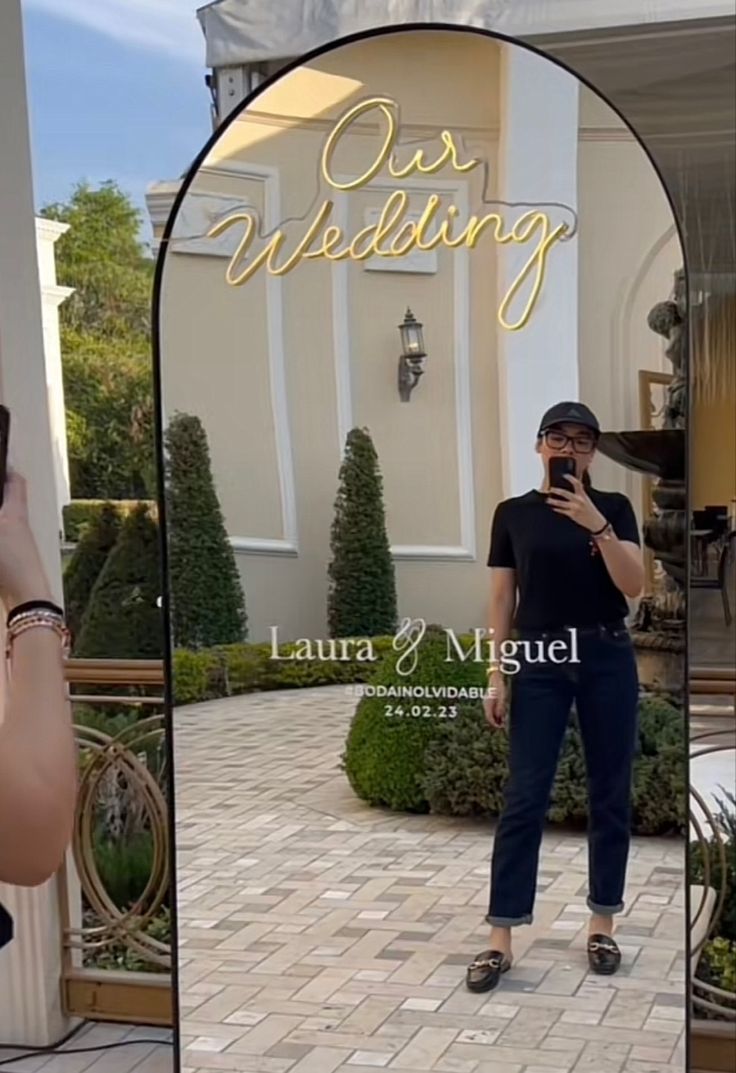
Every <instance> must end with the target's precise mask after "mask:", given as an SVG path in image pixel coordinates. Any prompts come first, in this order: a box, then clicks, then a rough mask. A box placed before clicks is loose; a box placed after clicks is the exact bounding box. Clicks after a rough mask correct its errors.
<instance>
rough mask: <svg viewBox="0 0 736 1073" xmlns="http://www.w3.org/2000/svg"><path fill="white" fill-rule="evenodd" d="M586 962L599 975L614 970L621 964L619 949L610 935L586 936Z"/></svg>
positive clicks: (609, 973) (606, 974) (608, 974)
mask: <svg viewBox="0 0 736 1073" xmlns="http://www.w3.org/2000/svg"><path fill="white" fill-rule="evenodd" d="M588 964H589V965H590V967H591V969H592V971H593V972H597V973H599V974H600V975H601V976H610V975H611V973H614V972H615V971H616V969H617V968H618V967H619V965H620V964H621V951H620V950H619V948H618V946H617V945H616V943H615V941H614V940H613V939H612V938H611V936H610V935H589V936H588Z"/></svg>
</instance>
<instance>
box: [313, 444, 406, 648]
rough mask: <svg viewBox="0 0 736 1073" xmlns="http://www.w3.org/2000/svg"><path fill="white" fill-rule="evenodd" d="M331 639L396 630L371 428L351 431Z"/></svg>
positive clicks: (335, 542)
mask: <svg viewBox="0 0 736 1073" xmlns="http://www.w3.org/2000/svg"><path fill="white" fill-rule="evenodd" d="M330 548H331V551H332V560H331V562H330V564H329V566H328V577H329V592H328V597H327V627H328V631H329V636H330V637H374V636H377V635H379V634H384V633H390V634H393V633H394V632H395V629H396V618H397V611H396V580H395V577H394V564H393V560H392V558H391V548H390V545H389V540H388V535H387V532H386V517H385V512H384V507H383V480H382V477H381V473H380V470H379V466H378V456H377V454H376V450H375V447H374V446H373V442H372V440H371V438H370V435H369V433H368V430H367V429H359V428H354V429H351V430H350V432H349V433H348V436H347V440H346V446H345V455H344V458H343V461H342V464H341V466H340V473H339V486H338V492H337V497H336V499H335V516H334V518H333V522H332V527H331V536H330Z"/></svg>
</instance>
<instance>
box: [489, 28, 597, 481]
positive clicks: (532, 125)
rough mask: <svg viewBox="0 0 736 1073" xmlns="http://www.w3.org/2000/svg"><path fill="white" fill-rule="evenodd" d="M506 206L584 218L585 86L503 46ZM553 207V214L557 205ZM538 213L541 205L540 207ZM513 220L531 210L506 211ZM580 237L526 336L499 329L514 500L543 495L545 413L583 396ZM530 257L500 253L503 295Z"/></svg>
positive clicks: (554, 271)
mask: <svg viewBox="0 0 736 1073" xmlns="http://www.w3.org/2000/svg"><path fill="white" fill-rule="evenodd" d="M501 50H502V51H501V87H500V89H501V131H500V140H499V173H498V177H499V183H498V193H497V195H496V196H497V197H498V198H499V200H501V201H509V202H515V203H518V202H532V203H542V204H541V206H540V207H541V208H542V210H543V211H546V212H547V213H548V214H549V215H550V217H551V218H552V220H553V222H554V223H555V224H556V223H561V222H563V221H570V220H571V219H572V218H571V215H570V213H566V212H564V211H563V210H560V209H557V208H553V207H552V206H551V205H550V203H552V202H557V203H560V204H561V205H565V206H569V208H570V209H571V210H572V211H573V212H574V213H577V168H578V84H577V82H576V80H575V78H573V77H572V75H569V74H567V73H566V72H565V71H562V70H561V69H560V68H558V67H557V66H555V64H553V63H552V62H550V61H549V60H546V59H542V58H541V57H539V56H537V55H535V54H534V53H531V52H527V51H526V50H525V49H523V48H521V47H519V46H514V45H501ZM547 206H549V207H547ZM530 207H531V206H530ZM506 211H507V213H508V214H511V215H509V218H510V219H513V218H516V217H517V216H518V215H519V214H520V213H521V212H523V211H524V209H523V208H518V207H517V208H514V209H509V210H506ZM577 245H578V243H577V238H576V237H572V238H570V239H568V240H567V241H565V242H562V243H558V244H556V245H555V246H554V247H553V248H552V250H551V252H550V256H549V259H548V267H547V273H546V277H545V280H544V284H543V286H542V289H541V291H540V294H539V298H538V300H537V303H536V306H535V308H534V310H533V312H532V315H531V318H530V319H529V321H528V322H527V324H526V325H525V326H524V327H522V328H520V329H519V330H518V331H514V332H511V331H508V330H507V329H505V328H503V327H501V326H500V325H499V327H498V341H499V347H498V376H499V397H500V407H499V409H500V415H501V445H502V461H503V473H504V495H505V496H512V495H519V494H520V493H523V492H525V491H528V489H529V488H536V487H537V486H538V484H539V481H540V476H541V465H540V462H539V459H538V457H537V456H536V455H535V454H534V442H535V436H536V432H537V429H538V422H539V419H540V417H541V416H542V413H543V412H544V410H545V409H546V408H547V407H548V406H550V405H551V404H552V403H554V402H559V401H560V400H562V399H577V397H578V396H577V393H578V250H577ZM528 257H529V250H528V249H527V248H526V247H524V246H522V245H518V246H513V245H512V246H505V247H500V248H499V290H500V293H501V294H505V293H506V292H507V291H508V288H509V286H510V285H511V282H512V281H513V280H514V278H515V277H516V276H518V273H519V271H520V269H521V267H522V266H523V265H524V264H525V262H526V261H527V259H528Z"/></svg>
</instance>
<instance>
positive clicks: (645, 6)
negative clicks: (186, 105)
mask: <svg viewBox="0 0 736 1073" xmlns="http://www.w3.org/2000/svg"><path fill="white" fill-rule="evenodd" d="M197 15H198V18H199V21H200V24H201V26H202V30H203V32H204V35H205V38H206V40H207V53H206V64H207V66H208V67H213V68H218V67H229V66H237V65H240V64H252V63H261V62H268V61H272V60H280V59H285V58H289V57H296V56H301V55H304V54H305V53H307V52H310V51H311V50H312V49H315V48H319V47H320V46H321V45H325V44H327V43H328V42H330V41H336V40H337V39H338V38H341V37H346V36H348V35H349V34H354V33H360V32H363V31H365V30H369V29H373V28H376V27H379V26H397V25H402V24H404V23H412V22H415V23H416V22H446V23H452V24H457V25H460V26H469V27H478V28H480V29H487V30H497V31H498V32H499V33H504V34H508V35H510V36H512V37H518V38H520V39H522V40H532V39H533V38H535V37H537V36H539V35H547V34H564V33H574V32H576V31H579V30H604V29H610V28H615V27H621V26H641V25H650V26H656V25H657V24H663V23H673V22H681V21H689V20H694V19H696V18H697V19H698V20H703V19H712V18H719V17H720V18H725V17H728V16H733V0H698V3H693V0H278V3H272V2H270V0H269V2H264V0H214V2H213V3H211V4H207V5H205V6H204V7H202V8H200V10H199V11H198V12H197Z"/></svg>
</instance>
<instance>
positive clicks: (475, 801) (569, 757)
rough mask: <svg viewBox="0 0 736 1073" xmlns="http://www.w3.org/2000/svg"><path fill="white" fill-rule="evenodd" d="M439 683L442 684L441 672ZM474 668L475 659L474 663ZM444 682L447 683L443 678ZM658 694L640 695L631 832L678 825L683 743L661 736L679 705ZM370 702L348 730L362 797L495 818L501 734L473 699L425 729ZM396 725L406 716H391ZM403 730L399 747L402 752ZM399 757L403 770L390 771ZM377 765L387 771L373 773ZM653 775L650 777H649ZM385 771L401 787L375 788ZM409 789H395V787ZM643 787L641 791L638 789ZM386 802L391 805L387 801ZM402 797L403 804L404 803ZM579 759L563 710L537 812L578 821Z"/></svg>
mask: <svg viewBox="0 0 736 1073" xmlns="http://www.w3.org/2000/svg"><path fill="white" fill-rule="evenodd" d="M442 670H443V668H441V667H440V677H439V682H440V683H441V682H445V683H447V684H449V683H450V681H451V679H450V677H449V676H447V677H444V678H443V677H442ZM480 670H481V675H482V667H481V668H480ZM453 684H454V683H453ZM663 703H664V702H662V701H661V700H658V699H655V700H654V701H652V700H651V699H650V698H648V697H646V696H644V697H643V698H642V700H641V703H640V726H641V741H642V754H643V755H642V756H640V757H639V758H637V760H636V762H635V765H634V793H633V801H634V806H633V816H632V830H633V831H634V832H635V833H636V834H666V833H670V832H682V831H683V830H684V828H685V809H686V795H685V788H684V785H682V787H681V789H680V792H678V793H674V792H673V787H677V786H679V785H680V782H681V780H682V778H683V770H684V762H683V757H684V755H685V750H684V744H681V745H680V746H679V747H676V746H674V745H671V744H668V743H669V741H670V740H676V737H677V734H678V732H679V733H680V734H681V733H682V725H683V724H682V713H681V712H679V711H678V710H677V709H676V708H673V707H671V706H669V705H668V706H666V707H665V706H663ZM382 711H383V709H382V705H378V702H377V701H376V700H373V699H370V700H365V699H364V700H363V701H361V703H360V704H359V706H358V710H357V712H356V715H355V718H354V721H353V725H352V726H351V730H350V734H349V736H348V746H347V752H348V755H349V757H350V764H351V774H350V775H349V778H350V781H351V785H352V786H353V788H354V789H355V791H356V793H357V794H358V796H359V797H362V798H364V799H365V800H367V801H369V802H370V803H372V804H386V805H388V806H389V807H391V808H396V809H406V810H409V809H410V808H411V810H415V809H418V808H421V809H422V810H424V811H431V812H433V813H437V814H444V815H454V816H485V815H490V816H498V815H499V814H500V812H501V809H502V807H503V790H504V786H505V783H506V780H507V777H508V736H507V734H506V733H504V732H503V731H498V730H493V729H492V728H490V727H489V726H488V724H487V722H486V720H485V716H484V714H483V710H482V705H481V703H480V701H479V702H477V703H475V704H468V703H465V704H462V705H459V706H458V714H457V717H456V718H454V719H448V720H441V719H430V720H426V721H425V722H427V723H429V729H428V730H424V729H421V728H420V729H419V730H409V731H403V730H402V731H400V732H396V731H395V726H394V725H393V724H392V721H391V720H389V719H387V718H385V717H384V716H383V715H382ZM397 722H398V723H402V722H407V720H398V721H397ZM657 726H659V727H660V729H661V733H662V737H663V740H664V741H665V743H666V744H665V745H664V746H663V748H662V750H661V751H660V752H659V753H657V752H656V751H653V752H652V751H651V750H654V749H656V746H655V742H654V739H653V737H652V734H653V728H654V727H657ZM397 733H399V734H406V736H407V741H408V745H409V748H408V750H405V747H404V738H403V737H401V738H397V737H395V735H396V734H397ZM397 764H398V765H401V764H406V777H405V779H402V777H401V774H400V773H395V772H394V770H393V769H394V767H395V766H396V765H397ZM384 768H386V769H387V770H388V772H389V773H390V774H386V775H384V774H383V770H384ZM655 773H656V777H655ZM389 777H390V779H391V783H392V786H394V785H398V786H400V787H401V788H402V793H392V794H387V793H384V792H383V791H382V789H381V787H382V781H383V780H385V779H386V778H389ZM407 785H408V787H409V788H410V791H411V792H409V791H407V790H406V789H405V786H407ZM647 795H648V796H647ZM392 801H393V802H396V803H392ZM406 802H409V804H407V803H406ZM587 815H588V809H587V787H586V776H585V763H584V759H583V751H582V743H581V739H580V731H579V729H578V726H577V720H576V718H575V716H574V715H573V717H572V719H571V721H570V726H569V728H568V731H567V734H566V737H565V741H564V744H563V747H562V751H561V755H560V763H559V766H558V770H557V776H556V778H555V782H554V786H553V790H552V795H551V799H550V807H549V810H548V813H547V818H548V819H549V820H550V821H551V822H554V823H566V824H571V825H574V826H575V825H577V826H584V825H585V824H586V823H587Z"/></svg>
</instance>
